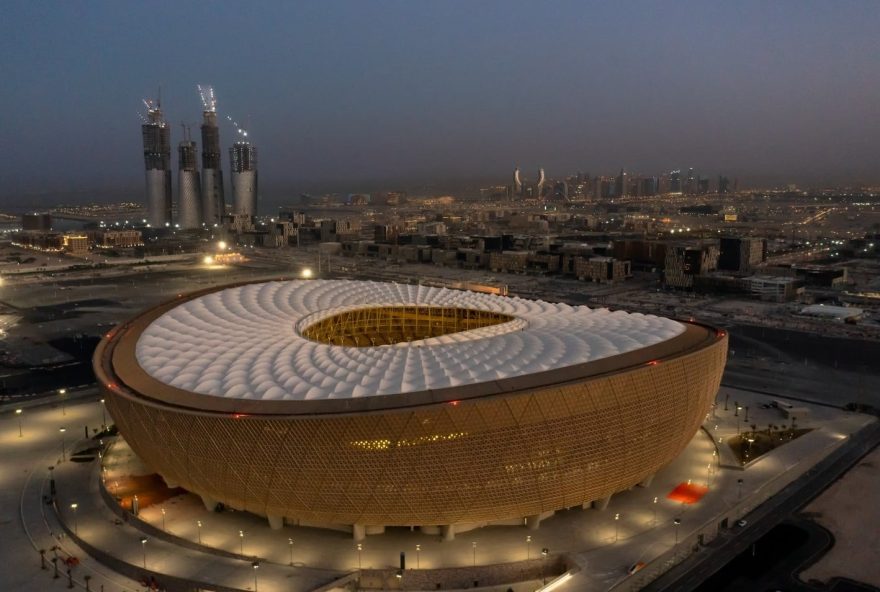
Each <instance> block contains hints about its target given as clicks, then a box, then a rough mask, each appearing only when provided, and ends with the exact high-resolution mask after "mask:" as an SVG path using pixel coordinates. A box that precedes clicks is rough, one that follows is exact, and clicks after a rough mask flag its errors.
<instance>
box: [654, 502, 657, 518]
mask: <svg viewBox="0 0 880 592" xmlns="http://www.w3.org/2000/svg"><path fill="white" fill-rule="evenodd" d="M654 524H657V496H656V495H655V496H654Z"/></svg>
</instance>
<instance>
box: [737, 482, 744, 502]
mask: <svg viewBox="0 0 880 592" xmlns="http://www.w3.org/2000/svg"><path fill="white" fill-rule="evenodd" d="M736 486H737V489H738V492H737V496H736V499H737V501H740V500H742V498H743V480H742V479H737V480H736Z"/></svg>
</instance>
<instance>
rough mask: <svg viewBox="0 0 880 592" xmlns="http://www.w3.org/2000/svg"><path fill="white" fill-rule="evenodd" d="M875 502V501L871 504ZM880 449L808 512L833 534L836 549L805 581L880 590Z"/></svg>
mask: <svg viewBox="0 0 880 592" xmlns="http://www.w3.org/2000/svg"><path fill="white" fill-rule="evenodd" d="M869 500H872V501H869ZM876 500H880V448H877V449H875V450H874V451H873V452H872V453H871V454H869V455H868V456H866V457H865V458H864V459H863V460H862V462H860V463H859V464H858V465H856V466H855V467H853V468H852V469H851V470H850V471H849V472H848V473H847V474H846V475H844V476H843V478H842V479H840V480H839V481H838V482H837V483H835V484H834V485H832V486H831V487H829V488H828V489H827V490H826V491H825V493H823V494H822V495H821V496H820V497H818V498H817V499H816V500H815V501H813V503H811V504H810V505H809V506H807V508H806V509H805V511H807V512H816V513H817V514H818V517H817V518H816V521H817V522H818V523H819V524H821V525H822V526H824V527H825V528H827V529H828V530H830V531H831V533H832V534H833V535H834V538H835V539H836V541H835V543H834V546H833V547H832V548H831V549H830V550H829V551H828V553H827V554H825V556H823V557H822V558H821V559H820V560H819V561H818V562H816V563H815V564H814V565H812V566H810V567H809V568H807V569H806V570H804V571H803V572H801V574H800V578H801V579H802V580H804V581H806V580H810V579H817V580H821V581H823V582H827V581H828V579H829V578H831V577H834V576H837V577H846V578H851V579H853V580H856V581H859V582H865V583H867V584H871V585H873V586H878V587H880V569H877V557H878V552H880V505H878V504H877V503H876Z"/></svg>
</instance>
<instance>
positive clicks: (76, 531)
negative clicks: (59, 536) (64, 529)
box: [70, 504, 79, 534]
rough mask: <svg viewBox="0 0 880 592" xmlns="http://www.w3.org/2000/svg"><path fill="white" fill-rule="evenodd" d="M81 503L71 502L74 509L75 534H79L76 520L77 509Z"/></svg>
mask: <svg viewBox="0 0 880 592" xmlns="http://www.w3.org/2000/svg"><path fill="white" fill-rule="evenodd" d="M78 506H79V504H70V509H71V510H73V534H79V529H78V528H77V520H76V509H77V507H78Z"/></svg>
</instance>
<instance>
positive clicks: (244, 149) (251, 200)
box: [229, 130, 257, 216]
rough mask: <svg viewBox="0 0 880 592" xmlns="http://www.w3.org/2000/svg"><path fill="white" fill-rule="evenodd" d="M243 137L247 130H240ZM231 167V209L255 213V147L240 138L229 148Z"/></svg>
mask: <svg viewBox="0 0 880 592" xmlns="http://www.w3.org/2000/svg"><path fill="white" fill-rule="evenodd" d="M240 131H241V134H242V136H243V137H245V138H246V137H247V132H246V131H244V130H240ZM229 164H230V167H231V168H232V211H233V213H235V214H246V215H248V216H256V215H257V148H256V146H252V145H251V143H250V142H248V141H246V140H241V141H238V142H236V143H235V144H233V145H232V148H230V149H229Z"/></svg>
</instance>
